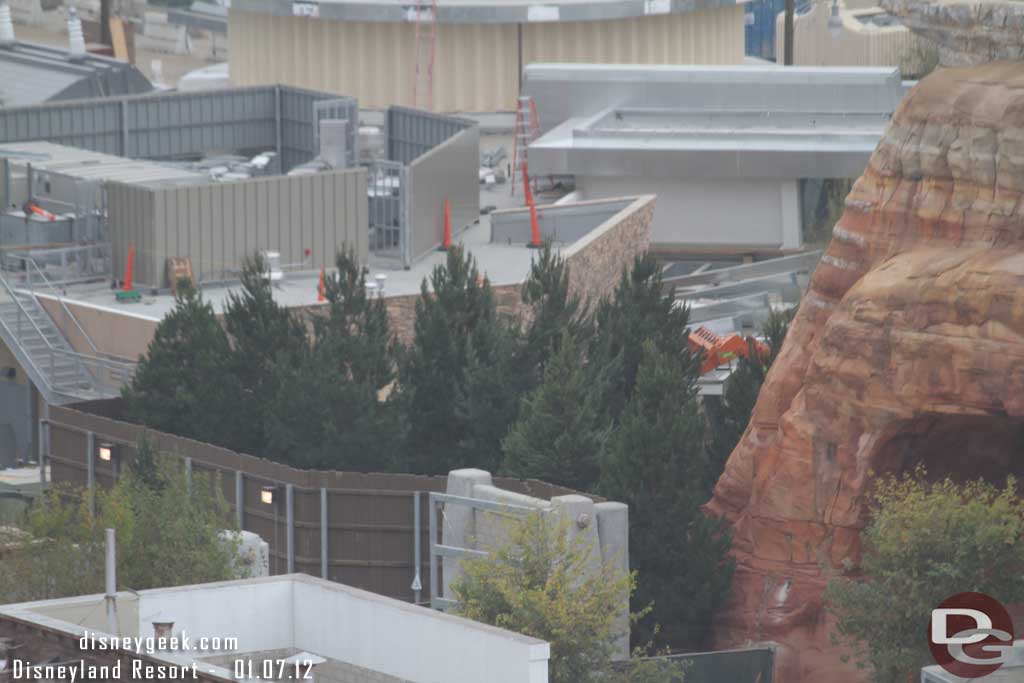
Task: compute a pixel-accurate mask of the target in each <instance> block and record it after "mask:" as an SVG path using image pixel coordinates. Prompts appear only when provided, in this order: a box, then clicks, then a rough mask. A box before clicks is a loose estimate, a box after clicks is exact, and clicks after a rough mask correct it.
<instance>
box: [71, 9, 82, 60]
mask: <svg viewBox="0 0 1024 683" xmlns="http://www.w3.org/2000/svg"><path fill="white" fill-rule="evenodd" d="M68 59H70V60H71V61H72V62H80V61H82V60H83V59H85V35H84V34H83V33H82V20H81V19H79V18H78V10H76V9H75V8H74V7H71V8H69V9H68Z"/></svg>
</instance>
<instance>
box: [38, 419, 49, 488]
mask: <svg viewBox="0 0 1024 683" xmlns="http://www.w3.org/2000/svg"><path fill="white" fill-rule="evenodd" d="M48 429H49V424H48V423H47V422H46V420H40V421H39V483H41V484H45V483H46V456H47V454H48V453H49V449H48V448H47V446H49V438H48V435H47V431H48Z"/></svg>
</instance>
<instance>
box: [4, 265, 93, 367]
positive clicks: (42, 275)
mask: <svg viewBox="0 0 1024 683" xmlns="http://www.w3.org/2000/svg"><path fill="white" fill-rule="evenodd" d="M14 258H17V259H20V260H21V261H22V263H24V264H25V265H26V266H29V267H30V268H31V270H34V271H35V272H36V273H38V274H39V277H40V279H41V280H42V281H43V283H45V284H46V286H47V287H49V288H50V291H51V292H54V293H55V296H56V299H57V302H58V303H60V306H61V308H63V309H64V313H65V314H66V315H67V316H68V317H69V318H71V320H72V321H74V323H75V327H77V328H78V331H79V332H80V333H81V335H82V336H83V337H84V338H85V341H86V342H88V344H89V348H91V349H92V350H93V353H96V354H99V352H100V351H99V349H97V348H96V344H94V343H93V341H92V337H90V336H89V333H88V332H86V331H85V329H84V328H83V327H82V324H81V323H79V322H78V318H76V317H75V314H74V313H72V312H71V309H69V308H68V307H67V304H65V303H64V299H63V298H62V297H61V296H60V292H59V291H57V289H56V288H55V287H54V286H53V283H51V282H50V279H49V278H48V277H46V273H44V272H43V269H42V268H40V267H39V264H38V263H36V260H35V259H34V258H32V257H31V256H15V257H14ZM31 270H30V271H29V273H28V278H27V279H28V291H29V292H30V293H31V294H32V296H35V294H36V292H35V286H34V285H33V284H32V272H31Z"/></svg>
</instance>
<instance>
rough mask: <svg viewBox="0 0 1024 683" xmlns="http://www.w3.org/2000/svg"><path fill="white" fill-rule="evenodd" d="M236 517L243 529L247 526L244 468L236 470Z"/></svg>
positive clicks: (239, 528)
mask: <svg viewBox="0 0 1024 683" xmlns="http://www.w3.org/2000/svg"><path fill="white" fill-rule="evenodd" d="M235 518H236V520H237V521H238V530H239V531H241V530H242V529H244V528H245V475H244V474H242V470H238V471H237V472H235Z"/></svg>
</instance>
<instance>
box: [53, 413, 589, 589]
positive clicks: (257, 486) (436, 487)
mask: <svg viewBox="0 0 1024 683" xmlns="http://www.w3.org/2000/svg"><path fill="white" fill-rule="evenodd" d="M120 414H121V402H120V399H115V400H111V401H99V402H92V403H83V404H76V405H73V406H63V407H57V406H51V407H50V409H49V417H48V419H45V420H43V421H42V425H43V426H42V427H41V432H42V433H43V437H42V439H41V441H42V443H43V448H44V453H45V457H46V462H47V464H49V466H50V478H51V480H52V481H53V482H55V483H57V482H69V483H71V484H75V485H80V486H90V485H94V486H103V487H109V486H111V485H112V484H113V483H114V481H115V480H116V475H117V471H118V469H119V468H122V467H124V465H125V464H126V463H127V462H129V461H130V460H131V459H132V458H133V457H134V456H135V448H136V446H137V444H138V443H139V441H140V440H141V439H142V437H143V436H145V437H146V438H147V439H148V440H149V442H150V443H151V444H152V445H153V446H154V447H155V448H156V449H157V450H158V451H159V452H160V453H162V454H166V455H168V456H170V457H176V458H180V459H181V461H182V466H183V467H184V468H185V469H186V471H188V472H190V473H191V474H192V475H193V476H195V475H197V474H199V473H204V474H207V475H209V476H210V477H211V479H212V480H214V481H217V482H218V483H219V486H220V487H221V490H222V491H223V494H224V498H225V499H226V500H227V502H228V503H229V505H230V506H231V509H232V511H233V512H234V514H235V515H236V519H238V520H239V526H240V527H241V528H242V529H245V530H246V531H251V532H253V533H256V534H259V536H260V537H261V538H262V539H263V540H265V541H266V542H267V543H269V545H270V558H269V559H270V571H271V574H281V573H286V572H289V571H297V572H303V573H306V574H311V575H313V576H322V577H324V578H327V579H330V580H332V581H338V582H340V583H344V584H346V585H349V586H354V587H357V588H362V589H364V590H369V591H372V592H374V593H379V594H381V595H386V596H389V597H393V598H397V599H400V600H413V599H414V597H415V592H414V590H413V588H412V584H413V579H414V578H415V576H416V564H417V562H418V563H419V568H420V574H419V575H420V577H422V578H421V582H422V583H423V585H424V586H425V585H426V577H427V574H428V572H429V559H428V548H429V531H428V529H429V523H428V522H429V520H428V517H427V515H428V509H429V505H428V498H429V496H427V495H425V494H426V493H428V492H431V491H441V492H443V491H444V490H445V488H446V484H447V477H445V476H419V475H411V474H362V473H356V472H337V471H315V470H298V469H294V468H292V467H288V466H287V465H282V464H279V463H274V462H270V461H269V460H264V459H261V458H256V457H253V456H251V455H245V454H241V453H236V452H234V451H230V450H228V449H225V448H219V447H217V446H213V445H211V444H207V443H202V442H199V441H193V440H192V439H187V438H183V437H180V436H174V435H171V434H164V433H162V432H156V431H153V430H149V429H146V428H144V427H140V426H139V425H134V424H131V423H128V422H125V421H123V420H120V419H118V417H119V416H120ZM104 444H110V445H112V446H114V450H115V457H114V458H113V459H112V460H111V461H105V460H103V459H101V458H100V457H99V449H100V446H101V445H104ZM494 483H495V485H496V486H499V487H501V488H504V489H508V490H511V491H517V492H520V493H526V494H529V495H532V496H536V497H538V498H550V497H551V496H557V495H563V494H566V493H574V492H573V491H570V490H568V489H564V488H561V487H558V486H554V485H551V484H547V483H544V482H539V481H535V480H519V479H509V478H500V477H498V478H495V481H494ZM265 487H270V488H271V490H272V492H273V502H272V503H265V502H262V500H261V493H263V491H264V488H265ZM417 494H424V495H419V496H418V498H419V505H420V514H419V520H420V524H419V534H420V544H419V549H420V552H419V556H418V557H416V555H415V543H414V539H415V521H416V517H417V516H416V515H415V510H414V507H415V505H414V503H415V500H416V498H417ZM239 501H241V504H239ZM439 526H440V525H439ZM325 550H326V552H325ZM423 600H424V601H426V598H423Z"/></svg>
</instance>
